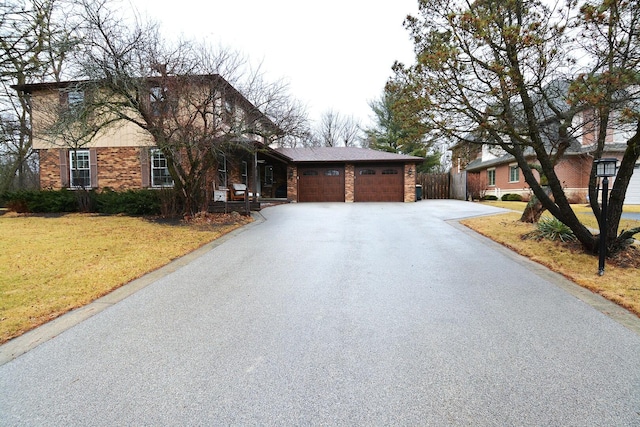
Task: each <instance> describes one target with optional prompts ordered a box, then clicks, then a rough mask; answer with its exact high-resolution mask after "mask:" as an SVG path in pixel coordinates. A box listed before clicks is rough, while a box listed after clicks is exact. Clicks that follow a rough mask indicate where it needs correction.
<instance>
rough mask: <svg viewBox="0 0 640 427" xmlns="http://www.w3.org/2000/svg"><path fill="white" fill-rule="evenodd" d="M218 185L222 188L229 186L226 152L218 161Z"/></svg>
mask: <svg viewBox="0 0 640 427" xmlns="http://www.w3.org/2000/svg"><path fill="white" fill-rule="evenodd" d="M218 185H219V186H220V188H227V156H225V155H224V154H223V155H222V157H221V158H220V161H219V162H218Z"/></svg>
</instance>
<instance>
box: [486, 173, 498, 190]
mask: <svg viewBox="0 0 640 427" xmlns="http://www.w3.org/2000/svg"><path fill="white" fill-rule="evenodd" d="M487 185H490V186H492V187H494V186H495V185H496V170H495V169H487Z"/></svg>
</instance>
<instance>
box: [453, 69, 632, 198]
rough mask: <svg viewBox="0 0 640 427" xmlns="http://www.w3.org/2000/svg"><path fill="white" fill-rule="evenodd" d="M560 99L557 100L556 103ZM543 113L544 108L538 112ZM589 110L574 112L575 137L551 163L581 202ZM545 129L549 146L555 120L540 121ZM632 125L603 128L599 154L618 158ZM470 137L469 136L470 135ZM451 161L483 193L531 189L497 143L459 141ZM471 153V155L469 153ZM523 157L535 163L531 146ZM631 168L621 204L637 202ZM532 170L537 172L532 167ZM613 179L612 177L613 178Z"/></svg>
mask: <svg viewBox="0 0 640 427" xmlns="http://www.w3.org/2000/svg"><path fill="white" fill-rule="evenodd" d="M555 83H556V84H557V86H556V87H554V88H552V90H566V88H567V87H566V86H565V85H564V84H565V82H560V83H557V82H555ZM552 84H553V83H552ZM560 102H562V101H558V103H560ZM539 115H540V116H542V117H543V116H545V113H544V112H542V111H541V112H539ZM593 117H594V114H593V112H592V111H589V110H583V111H581V112H579V113H577V114H576V116H575V117H574V121H573V126H572V127H573V128H574V129H576V130H577V131H576V135H577V136H576V137H575V138H572V139H571V143H570V146H569V148H568V149H567V150H566V151H565V153H564V155H563V156H562V157H561V158H560V160H559V161H558V163H557V164H556V166H555V171H556V174H557V176H558V178H559V179H560V181H561V183H562V185H563V187H564V191H565V194H566V195H567V198H568V199H569V201H571V202H573V203H585V202H586V201H587V197H588V189H589V177H590V173H591V166H592V163H593V155H592V154H591V153H592V152H593V151H594V149H595V143H596V140H595V138H596V129H595V125H594V123H593ZM541 123H543V126H545V129H546V132H544V135H543V137H546V138H548V140H547V141H546V143H545V145H546V146H548V147H551V146H552V145H554V141H552V140H550V139H549V138H552V136H550V135H557V129H555V127H557V124H556V123H555V122H554V121H553V120H549V119H547V121H546V122H545V121H543V122H541ZM634 132H635V131H634V129H633V128H632V127H628V126H624V125H620V124H618V126H617V127H615V128H614V127H612V128H610V129H607V133H606V140H605V149H604V152H603V153H602V157H603V158H606V157H609V158H617V159H618V160H620V159H622V156H623V154H624V151H625V149H626V142H627V140H628V139H629V138H630V137H631V136H633V134H634ZM470 139H472V138H470ZM450 150H451V151H452V161H453V164H454V165H456V164H460V165H463V166H462V167H463V168H464V170H465V171H466V172H467V180H468V181H469V180H470V179H472V178H473V177H474V176H475V179H473V181H474V182H476V183H478V182H479V183H480V185H481V186H482V187H483V190H482V191H481V192H483V193H484V195H491V196H496V197H498V198H500V197H502V196H503V195H504V194H507V193H515V194H519V195H521V196H522V197H523V198H524V200H529V198H530V196H531V194H532V191H531V189H530V188H529V186H528V184H527V183H526V182H525V180H524V177H523V176H522V171H521V170H520V168H519V167H518V164H517V162H516V160H515V158H514V157H513V156H512V155H509V154H507V153H506V152H505V151H503V150H502V149H500V148H499V147H497V146H492V145H489V144H481V143H480V144H479V143H475V142H470V141H469V142H459V143H457V144H455V145H454V146H452V147H451V148H450ZM469 155H471V156H469ZM525 157H526V158H527V160H528V162H529V163H532V164H533V163H536V161H537V160H536V156H535V153H534V152H533V150H532V149H530V148H529V149H527V150H525ZM635 171H636V172H634V174H633V176H632V178H631V181H630V183H629V187H628V190H627V194H626V198H625V204H640V164H637V165H636V168H635ZM534 174H537V172H535V171H534ZM613 179H615V178H613Z"/></svg>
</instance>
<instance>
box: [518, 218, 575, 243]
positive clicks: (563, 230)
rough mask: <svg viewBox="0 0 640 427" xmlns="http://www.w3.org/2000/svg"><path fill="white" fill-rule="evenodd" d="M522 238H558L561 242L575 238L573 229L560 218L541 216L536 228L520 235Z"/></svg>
mask: <svg viewBox="0 0 640 427" xmlns="http://www.w3.org/2000/svg"><path fill="white" fill-rule="evenodd" d="M522 239H523V240H527V239H533V240H542V239H547V240H560V241H561V242H570V241H573V240H576V236H575V235H574V234H573V231H571V229H570V228H569V227H567V226H566V225H564V224H563V223H562V222H561V221H560V220H558V219H556V218H547V217H543V218H541V219H540V221H538V224H537V225H536V229H535V230H534V231H532V232H530V233H527V234H525V235H524V236H522Z"/></svg>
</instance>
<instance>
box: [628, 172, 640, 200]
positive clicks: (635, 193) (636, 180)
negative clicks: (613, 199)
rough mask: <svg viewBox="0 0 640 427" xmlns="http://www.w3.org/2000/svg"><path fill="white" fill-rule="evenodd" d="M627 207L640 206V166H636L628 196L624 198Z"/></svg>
mask: <svg viewBox="0 0 640 427" xmlns="http://www.w3.org/2000/svg"><path fill="white" fill-rule="evenodd" d="M624 204H625V205H640V164H637V165H636V168H635V169H634V171H633V176H632V177H631V181H629V188H627V195H626V196H625V198H624Z"/></svg>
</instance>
